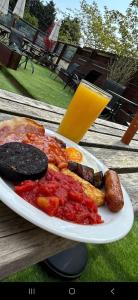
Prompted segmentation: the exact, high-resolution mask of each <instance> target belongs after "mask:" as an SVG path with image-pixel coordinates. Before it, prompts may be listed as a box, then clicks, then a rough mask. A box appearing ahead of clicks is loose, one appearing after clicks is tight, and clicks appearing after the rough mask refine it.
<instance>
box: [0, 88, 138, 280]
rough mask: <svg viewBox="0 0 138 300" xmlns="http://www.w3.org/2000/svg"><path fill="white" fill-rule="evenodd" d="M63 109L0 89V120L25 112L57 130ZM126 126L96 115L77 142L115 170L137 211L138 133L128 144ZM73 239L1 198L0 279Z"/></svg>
mask: <svg viewBox="0 0 138 300" xmlns="http://www.w3.org/2000/svg"><path fill="white" fill-rule="evenodd" d="M64 112H65V110H64V109H62V108H59V107H56V106H53V105H49V104H46V103H42V102H40V101H36V100H33V99H30V98H26V97H23V96H20V95H17V94H13V93H10V92H7V91H4V90H0V121H2V120H6V119H10V118H12V117H13V116H15V115H18V116H28V117H31V118H34V119H35V120H38V121H40V122H42V123H43V124H44V125H45V126H46V128H48V129H52V130H53V131H56V130H57V128H58V125H59V123H60V121H61V119H62V118H63V114H64ZM126 130H127V127H125V126H123V125H118V124H116V123H113V122H109V121H105V120H102V119H97V120H96V122H95V123H94V125H93V126H92V127H91V128H90V129H89V130H88V132H87V133H86V135H85V136H84V138H83V139H82V141H81V142H80V145H82V146H83V147H84V148H85V149H87V150H88V151H89V152H91V153H92V154H94V155H96V157H97V158H99V159H100V160H101V161H102V162H103V163H104V164H105V165H106V166H107V167H108V168H112V169H114V170H117V172H118V173H119V176H120V179H121V182H122V184H123V185H124V187H125V188H126V190H127V191H128V193H129V195H130V198H131V200H132V204H133V207H134V211H135V214H138V198H137V194H138V185H137V182H138V134H137V133H136V134H135V136H134V137H133V140H132V141H131V142H130V145H129V146H127V145H125V144H123V143H122V142H121V138H122V136H123V135H124V133H125V131H126ZM75 244H76V243H75V242H73V241H70V240H67V239H64V238H61V237H58V236H56V235H53V234H51V233H49V232H46V231H44V230H42V229H40V228H38V227H36V226H34V225H33V224H31V223H29V222H28V221H26V220H25V219H23V218H21V217H20V216H18V215H17V214H16V213H14V212H13V211H12V210H10V209H9V208H8V207H6V206H5V205H4V204H3V203H2V202H0V279H2V278H5V277H7V276H8V275H10V274H12V273H14V272H17V271H20V270H21V269H24V268H26V267H28V266H30V265H33V264H36V263H38V262H40V261H42V260H44V259H45V258H47V257H49V256H52V255H54V254H56V253H58V252H60V251H62V250H64V249H67V248H70V247H72V246H73V245H75Z"/></svg>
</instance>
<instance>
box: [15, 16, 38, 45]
mask: <svg viewBox="0 0 138 300" xmlns="http://www.w3.org/2000/svg"><path fill="white" fill-rule="evenodd" d="M15 28H16V29H17V30H19V31H21V32H22V33H24V34H25V37H26V38H27V39H28V40H30V41H33V39H34V36H35V34H36V31H37V29H35V28H34V27H32V26H31V24H28V23H26V22H25V21H24V20H21V19H19V20H17V22H16V25H15Z"/></svg>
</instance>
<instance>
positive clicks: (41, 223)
mask: <svg viewBox="0 0 138 300" xmlns="http://www.w3.org/2000/svg"><path fill="white" fill-rule="evenodd" d="M46 132H47V133H48V134H49V135H52V136H56V137H58V138H60V139H62V140H63V141H64V142H65V143H66V144H67V145H68V146H70V147H75V148H77V149H80V150H81V152H82V153H83V154H84V157H85V159H86V160H85V162H86V161H87V164H88V165H89V166H91V167H93V168H94V169H95V170H97V169H99V170H101V171H103V172H105V171H106V170H107V168H106V167H105V166H104V165H103V164H102V163H101V162H100V161H99V160H98V159H97V158H96V157H94V156H93V155H92V154H90V153H89V152H87V151H86V150H85V149H83V148H82V147H80V146H78V145H77V144H75V143H74V142H72V141H70V140H68V139H66V138H64V137H63V136H61V135H59V134H57V133H55V132H52V131H51V130H48V129H47V130H46ZM122 188H123V187H122ZM123 194H124V202H125V204H124V207H123V209H122V210H121V211H119V212H118V213H112V212H110V211H109V210H108V208H106V207H101V208H99V213H100V215H101V216H102V218H103V220H104V223H103V224H98V225H78V224H74V223H71V222H66V221H63V220H61V219H58V218H56V217H50V216H48V215H47V214H45V213H44V212H42V211H41V210H39V209H37V208H35V207H34V206H33V205H31V204H29V203H28V202H26V201H25V200H23V199H22V198H21V197H19V196H18V195H17V194H16V193H15V192H14V191H13V190H12V189H11V187H10V185H8V184H7V183H6V182H5V181H4V180H2V179H1V178H0V199H1V200H2V202H3V203H5V204H6V205H7V206H8V207H10V208H11V209H12V210H13V211H15V212H16V213H17V214H19V215H20V216H21V217H23V218H25V219H26V220H28V221H30V222H32V223H33V224H35V225H36V226H38V227H40V228H42V229H44V230H47V231H49V232H51V233H54V234H56V235H59V236H61V237H64V238H67V239H70V240H75V241H79V242H86V243H95V244H102V243H110V242H113V241H116V240H119V239H121V238H123V237H124V236H125V235H126V234H127V233H128V232H129V231H130V229H131V227H132V225H133V219H134V214H133V208H132V204H131V201H130V199H129V196H128V194H127V192H126V191H125V189H124V188H123Z"/></svg>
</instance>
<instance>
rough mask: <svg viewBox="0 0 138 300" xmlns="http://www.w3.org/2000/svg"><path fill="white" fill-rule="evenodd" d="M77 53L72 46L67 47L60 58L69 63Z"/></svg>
mask: <svg viewBox="0 0 138 300" xmlns="http://www.w3.org/2000/svg"><path fill="white" fill-rule="evenodd" d="M76 51H77V48H75V47H73V46H67V47H66V50H65V51H64V53H63V56H62V58H64V59H65V60H67V61H71V60H72V58H73V56H74V55H75V53H76Z"/></svg>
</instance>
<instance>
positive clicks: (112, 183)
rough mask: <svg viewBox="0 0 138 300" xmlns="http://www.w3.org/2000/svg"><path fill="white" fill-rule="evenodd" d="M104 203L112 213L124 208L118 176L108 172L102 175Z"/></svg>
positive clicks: (110, 171) (111, 171) (113, 172)
mask: <svg viewBox="0 0 138 300" xmlns="http://www.w3.org/2000/svg"><path fill="white" fill-rule="evenodd" d="M104 183H105V202H106V203H107V206H108V207H109V209H110V210H111V211H112V212H118V211H119V210H120V209H121V208H122V207H123V206H124V199H123V193H122V189H121V184H120V180H119V176H118V174H117V173H116V172H115V171H113V170H108V171H107V172H106V173H105V175H104Z"/></svg>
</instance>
